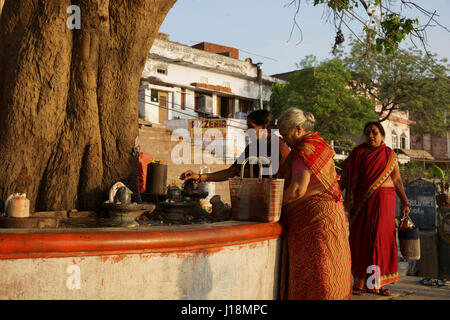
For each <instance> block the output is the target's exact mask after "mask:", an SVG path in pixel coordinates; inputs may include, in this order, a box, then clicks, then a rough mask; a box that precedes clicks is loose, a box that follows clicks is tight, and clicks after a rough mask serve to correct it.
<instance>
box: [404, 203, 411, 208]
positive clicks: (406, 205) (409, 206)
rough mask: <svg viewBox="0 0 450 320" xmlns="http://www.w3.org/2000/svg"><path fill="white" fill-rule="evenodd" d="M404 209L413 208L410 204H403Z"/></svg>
mask: <svg viewBox="0 0 450 320" xmlns="http://www.w3.org/2000/svg"><path fill="white" fill-rule="evenodd" d="M402 207H408V208H411V205H410V204H409V203H408V204H402Z"/></svg>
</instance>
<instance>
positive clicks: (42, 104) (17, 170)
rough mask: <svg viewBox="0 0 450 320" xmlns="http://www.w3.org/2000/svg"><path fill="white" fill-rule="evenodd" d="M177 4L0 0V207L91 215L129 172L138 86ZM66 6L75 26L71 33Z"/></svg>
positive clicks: (168, 0)
mask: <svg viewBox="0 0 450 320" xmlns="http://www.w3.org/2000/svg"><path fill="white" fill-rule="evenodd" d="M175 2H176V0H128V1H127V0H113V1H109V0H79V1H75V0H73V1H69V0H59V1H44V0H22V1H17V0H6V2H5V4H4V7H3V11H2V13H1V16H0V75H2V78H1V79H0V210H2V209H3V205H4V203H3V201H4V200H5V199H6V197H7V196H8V195H9V194H11V193H13V192H25V193H26V194H27V197H28V198H29V199H30V203H31V209H32V210H35V211H38V210H69V209H74V208H77V209H88V210H93V209H96V208H98V205H99V204H100V203H101V202H103V201H105V200H106V199H107V191H108V189H109V188H110V187H111V185H112V184H113V183H114V182H116V181H119V180H123V179H126V178H127V177H128V176H129V174H130V172H131V171H132V167H133V165H135V163H133V159H134V158H133V156H132V153H131V152H132V148H133V146H134V140H135V138H136V137H137V135H138V125H137V119H138V109H137V106H138V102H137V101H138V97H137V95H138V88H139V80H140V76H141V73H142V69H143V67H144V64H145V60H146V58H147V55H148V52H149V50H150V48H151V45H152V43H153V40H154V38H155V36H156V34H157V32H158V30H159V27H160V25H161V24H162V22H163V20H164V18H165V16H166V15H167V13H168V11H169V10H170V8H171V7H172V6H173V5H174V3H175ZM70 5H77V6H79V7H80V9H81V29H79V30H78V29H74V30H70V29H69V28H68V27H67V25H66V22H67V19H68V18H69V17H70V15H71V13H67V11H66V10H67V8H68V7H69V6H70Z"/></svg>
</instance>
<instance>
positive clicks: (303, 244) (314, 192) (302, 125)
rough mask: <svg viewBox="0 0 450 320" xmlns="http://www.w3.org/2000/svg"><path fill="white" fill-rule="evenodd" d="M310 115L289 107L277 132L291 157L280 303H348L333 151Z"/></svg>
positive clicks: (286, 174) (347, 266) (347, 255)
mask: <svg viewBox="0 0 450 320" xmlns="http://www.w3.org/2000/svg"><path fill="white" fill-rule="evenodd" d="M313 126H314V116H313V115H312V114H310V113H304V112H303V111H301V110H299V109H295V108H291V109H289V110H287V111H286V112H285V113H283V114H282V115H281V116H280V117H279V119H278V128H279V130H280V134H281V135H282V136H283V140H284V141H285V142H286V144H287V145H288V146H290V147H291V152H290V154H289V156H288V158H287V159H286V162H285V165H284V166H283V169H282V171H281V172H280V177H282V178H284V179H285V192H284V196H283V205H284V206H283V212H282V222H283V224H284V225H285V228H286V229H285V230H286V231H285V241H284V245H283V259H282V260H283V263H282V275H281V288H280V289H281V291H280V298H281V299H295V300H300V299H301V300H343V299H350V298H351V286H352V284H351V281H352V280H351V260H350V247H349V243H348V237H347V232H346V225H345V213H344V207H343V204H342V197H341V191H340V189H339V185H338V182H337V174H336V171H335V167H334V161H333V156H334V151H333V149H332V148H331V147H330V146H329V145H328V144H327V143H326V142H325V140H323V139H322V138H321V137H320V136H319V135H318V133H317V132H311V130H312V128H313Z"/></svg>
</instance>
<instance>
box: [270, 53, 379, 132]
mask: <svg viewBox="0 0 450 320" xmlns="http://www.w3.org/2000/svg"><path fill="white" fill-rule="evenodd" d="M298 67H299V68H303V69H301V70H299V71H296V72H295V73H293V74H291V75H290V76H289V77H288V83H287V84H286V85H281V84H277V85H275V86H274V90H273V91H272V95H271V98H270V103H269V104H270V107H271V110H272V112H273V113H274V115H275V116H278V115H279V114H280V113H281V112H283V111H284V110H286V109H288V108H290V107H296V108H299V109H302V110H303V111H308V112H311V113H313V114H314V117H315V118H316V127H315V129H316V130H318V131H319V132H320V133H321V135H322V136H323V137H324V138H325V139H327V140H328V141H330V140H337V141H343V140H345V139H344V137H345V136H346V135H360V134H361V132H362V130H363V126H364V124H365V123H366V122H367V121H373V120H377V119H378V116H377V114H376V113H375V111H374V105H373V103H372V101H371V100H370V99H367V98H366V97H364V96H361V95H357V94H356V93H355V91H354V90H353V89H352V88H349V86H348V83H349V81H350V73H349V72H348V71H347V70H346V69H345V67H344V65H343V64H342V62H341V61H340V60H339V59H337V58H334V59H331V60H325V61H322V62H320V63H318V62H317V60H316V59H315V57H313V56H308V57H306V58H305V59H304V60H302V62H300V63H299V64H298Z"/></svg>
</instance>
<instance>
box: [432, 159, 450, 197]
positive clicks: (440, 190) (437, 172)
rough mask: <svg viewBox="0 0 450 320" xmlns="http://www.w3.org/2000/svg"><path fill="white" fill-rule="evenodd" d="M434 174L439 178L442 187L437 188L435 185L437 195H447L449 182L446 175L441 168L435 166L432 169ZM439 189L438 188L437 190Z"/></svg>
mask: <svg viewBox="0 0 450 320" xmlns="http://www.w3.org/2000/svg"><path fill="white" fill-rule="evenodd" d="M430 170H431V172H432V174H433V176H434V177H436V178H438V179H439V180H440V181H441V184H440V186H437V185H436V184H435V188H436V193H440V194H444V193H446V191H447V189H448V182H447V179H446V175H445V172H444V170H442V169H441V168H439V167H438V166H437V165H435V164H433V165H432V166H431V168H430ZM437 187H438V188H437Z"/></svg>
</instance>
